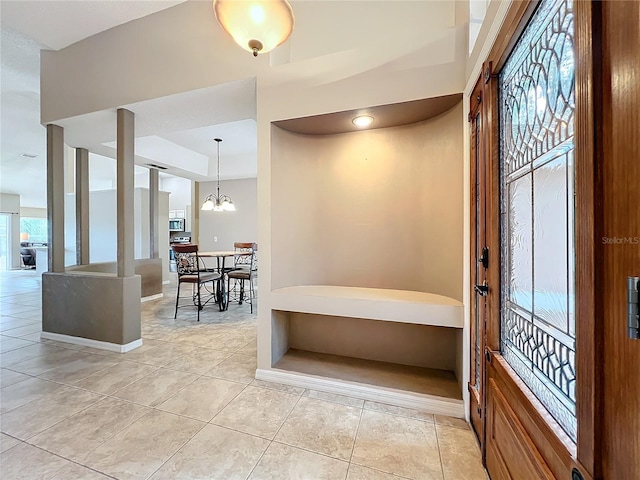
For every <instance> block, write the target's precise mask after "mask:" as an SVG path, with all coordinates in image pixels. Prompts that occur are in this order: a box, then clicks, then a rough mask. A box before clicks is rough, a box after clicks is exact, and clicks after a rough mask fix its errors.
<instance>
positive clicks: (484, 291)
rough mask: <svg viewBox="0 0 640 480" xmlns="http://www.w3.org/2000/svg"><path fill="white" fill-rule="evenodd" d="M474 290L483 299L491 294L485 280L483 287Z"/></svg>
mask: <svg viewBox="0 0 640 480" xmlns="http://www.w3.org/2000/svg"><path fill="white" fill-rule="evenodd" d="M473 289H474V290H475V291H476V293H477V294H478V295H480V296H481V297H486V296H487V294H488V293H489V286H488V285H487V281H486V280H485V281H484V283H483V284H482V285H475V286H474V287H473Z"/></svg>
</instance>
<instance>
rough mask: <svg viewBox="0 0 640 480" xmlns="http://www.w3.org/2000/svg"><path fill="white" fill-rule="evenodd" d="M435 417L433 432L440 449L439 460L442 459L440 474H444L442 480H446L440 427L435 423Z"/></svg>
mask: <svg viewBox="0 0 640 480" xmlns="http://www.w3.org/2000/svg"><path fill="white" fill-rule="evenodd" d="M435 418H436V417H435V416H434V417H433V420H434V424H433V431H434V433H435V434H436V445H437V447H438V458H439V459H440V472H441V473H442V480H446V478H445V474H444V465H443V463H442V450H440V435H438V425H437V424H436V423H435Z"/></svg>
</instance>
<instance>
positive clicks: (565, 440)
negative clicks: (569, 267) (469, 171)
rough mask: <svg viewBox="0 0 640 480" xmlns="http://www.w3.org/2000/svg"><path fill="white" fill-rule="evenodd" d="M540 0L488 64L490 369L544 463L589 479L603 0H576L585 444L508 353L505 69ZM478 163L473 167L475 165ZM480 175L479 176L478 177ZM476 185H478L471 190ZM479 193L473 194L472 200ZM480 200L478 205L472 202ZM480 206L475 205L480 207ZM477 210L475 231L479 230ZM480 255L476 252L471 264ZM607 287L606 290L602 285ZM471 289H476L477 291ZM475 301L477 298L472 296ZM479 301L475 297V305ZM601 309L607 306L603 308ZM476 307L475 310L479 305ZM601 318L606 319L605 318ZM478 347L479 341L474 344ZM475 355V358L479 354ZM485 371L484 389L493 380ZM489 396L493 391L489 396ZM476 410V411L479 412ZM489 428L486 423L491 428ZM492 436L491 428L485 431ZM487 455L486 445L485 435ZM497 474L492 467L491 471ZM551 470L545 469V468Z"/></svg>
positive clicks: (596, 365)
mask: <svg viewBox="0 0 640 480" xmlns="http://www.w3.org/2000/svg"><path fill="white" fill-rule="evenodd" d="M538 3H539V2H538V0H522V1H515V2H512V4H511V5H510V7H509V10H508V12H507V15H506V18H505V21H504V22H503V24H502V27H501V28H500V30H499V32H498V34H497V36H496V40H495V42H494V44H493V47H492V48H491V51H490V53H489V55H488V57H487V59H486V61H485V63H484V65H483V71H482V77H484V79H486V81H487V83H486V84H485V86H484V95H483V99H482V101H483V106H482V107H483V115H484V119H483V128H486V130H485V131H483V136H484V139H485V152H486V161H487V176H486V178H487V187H486V192H487V207H486V208H487V225H486V237H487V245H488V247H489V249H490V252H492V256H493V260H494V261H492V262H490V264H489V269H488V271H487V277H488V283H489V286H490V294H489V295H488V297H487V317H486V339H485V341H486V349H487V353H488V358H489V360H487V359H486V358H485V359H484V362H485V365H484V370H485V371H487V372H489V371H490V372H489V373H492V374H493V375H497V376H498V378H502V379H507V380H508V384H507V385H501V393H502V394H503V395H505V396H506V398H505V399H504V400H506V402H507V404H508V405H510V406H511V409H512V410H513V411H514V412H513V413H514V414H515V418H516V419H517V422H516V423H517V425H516V426H515V427H516V428H522V431H523V433H524V434H525V436H526V438H527V440H528V441H529V442H530V445H528V447H530V448H531V447H532V448H533V450H534V451H535V452H536V453H537V454H539V457H540V458H539V460H541V461H542V462H543V464H544V465H543V467H544V466H546V467H548V470H549V472H548V473H550V474H552V475H554V476H556V477H559V478H568V476H567V474H568V472H570V471H571V469H572V468H574V467H575V468H577V470H578V471H579V472H580V473H581V474H582V476H583V477H584V478H585V479H592V478H596V477H599V476H600V465H599V463H600V461H599V458H598V457H599V455H597V449H598V446H599V442H600V440H601V438H602V416H601V415H599V413H598V412H601V411H602V410H601V407H602V393H601V392H602V371H603V370H602V363H603V362H602V361H601V360H599V359H600V358H602V357H601V355H602V353H603V351H604V345H603V335H602V332H603V323H602V319H603V316H602V313H603V312H602V311H601V310H602V305H601V303H599V302H596V301H595V299H596V298H602V297H601V296H600V295H602V293H603V292H602V289H603V288H604V286H603V285H601V284H598V283H596V281H595V278H596V273H597V272H598V271H602V270H601V269H602V265H601V264H600V263H599V262H600V261H601V260H600V259H601V258H602V255H601V254H600V253H601V250H602V248H603V247H602V245H601V244H599V243H597V242H596V239H597V238H600V236H601V235H599V234H600V231H601V228H602V209H601V207H600V206H599V205H598V203H597V199H598V198H599V194H598V192H599V191H600V190H601V188H602V186H601V185H600V183H599V179H598V175H597V169H598V161H597V160H598V158H599V153H598V152H599V149H601V145H600V143H601V142H600V141H599V140H598V132H596V131H595V128H594V119H595V118H598V117H597V116H598V115H599V114H600V112H598V105H599V102H598V101H597V100H598V99H597V98H596V97H595V96H594V90H595V89H594V82H597V84H601V82H600V81H599V80H600V79H599V77H598V75H599V74H600V72H601V70H602V69H601V67H600V65H598V62H599V60H598V59H599V58H601V56H600V55H599V49H600V45H599V41H598V39H599V38H600V33H601V5H599V4H598V2H592V1H591V0H574V4H573V5H574V26H575V37H574V40H575V59H576V72H575V75H576V96H575V97H576V111H575V137H574V138H575V157H574V158H575V179H576V180H575V219H576V222H575V242H576V279H575V281H576V287H575V292H576V305H575V312H576V313H575V314H576V318H578V319H580V321H579V322H577V325H576V417H577V424H578V432H577V442H576V443H574V442H573V441H572V440H571V439H570V438H569V437H568V436H567V435H566V434H565V432H564V431H563V430H562V428H561V427H560V426H559V425H558V424H557V422H555V420H553V418H551V416H550V415H549V414H548V412H547V411H546V409H545V408H544V407H543V406H542V404H541V403H540V402H539V401H538V400H537V399H536V398H535V397H534V396H533V395H532V394H531V393H530V391H529V389H528V388H527V387H526V386H525V385H524V383H523V382H522V381H521V380H520V379H519V377H518V376H517V374H516V373H515V372H514V371H513V370H512V369H511V367H509V365H508V364H507V362H506V361H504V359H502V357H501V355H500V288H499V285H500V261H496V260H498V257H499V252H500V187H499V178H500V176H499V145H500V141H499V116H498V115H499V112H498V85H497V84H498V82H497V75H498V73H499V72H500V70H501V69H502V67H503V66H504V63H505V61H506V59H507V58H508V56H509V54H510V53H511V51H512V50H513V48H514V46H515V44H516V42H517V40H518V39H519V37H520V35H521V34H522V32H523V30H524V28H525V27H526V25H527V23H528V21H529V19H530V18H531V16H532V15H533V13H534V11H535V9H536V7H537V5H538ZM471 168H473V166H472V167H471ZM473 180H474V177H473V175H472V177H471V181H472V182H473ZM474 189H475V187H474V186H473V185H471V191H473V190H474ZM473 201H474V198H472V202H473ZM472 205H473V204H472ZM472 211H473V206H472ZM474 220H475V218H474V215H471V226H470V227H471V230H470V232H471V237H472V238H475V235H476V230H475V228H476V227H475V225H474V224H473V221H474ZM475 261H477V258H476V255H475V252H472V256H471V264H472V265H471V266H472V267H473V263H474V262H475ZM596 288H599V289H600V291H597V290H596ZM471 295H472V296H474V295H475V293H474V291H473V289H472V290H471ZM472 302H473V300H472ZM472 304H473V303H472ZM598 309H599V310H598ZM471 312H472V313H473V310H471ZM597 319H600V321H597ZM471 347H472V348H473V344H472V345H471ZM471 357H472V356H471ZM487 378H489V375H485V380H484V382H485V383H484V385H483V390H484V391H485V392H486V391H487V389H488V387H489V385H487V381H486V379H487ZM484 396H485V399H486V396H487V395H486V394H485V395H484ZM483 402H484V405H483V410H484V412H483V415H482V416H483V418H484V421H485V422H486V421H487V419H486V416H487V415H486V413H487V411H486V408H487V405H486V400H484V401H483ZM471 414H473V412H471ZM487 428H488V427H487V426H486V425H485V427H484V429H485V431H486V429H487ZM485 436H486V434H485ZM481 443H482V447H483V458H484V455H485V454H486V443H485V442H484V440H483V439H481ZM490 473H491V472H490ZM543 473H544V472H543Z"/></svg>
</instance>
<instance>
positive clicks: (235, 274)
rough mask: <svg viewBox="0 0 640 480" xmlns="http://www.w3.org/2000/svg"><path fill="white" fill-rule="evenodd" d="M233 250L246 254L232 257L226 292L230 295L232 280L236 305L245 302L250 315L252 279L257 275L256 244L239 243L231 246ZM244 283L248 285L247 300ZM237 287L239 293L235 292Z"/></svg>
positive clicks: (253, 294) (253, 295)
mask: <svg viewBox="0 0 640 480" xmlns="http://www.w3.org/2000/svg"><path fill="white" fill-rule="evenodd" d="M233 246H234V250H237V251H241V252H244V253H247V255H236V256H235V257H234V269H233V270H231V271H229V272H227V292H229V295H231V292H232V288H231V280H233V283H234V286H233V292H235V293H236V294H237V295H236V299H237V300H238V303H239V304H240V305H242V302H243V301H244V302H247V303H249V304H250V305H251V313H253V299H254V298H255V292H254V279H255V277H256V275H257V273H258V257H257V253H258V244H257V243H240V242H236V243H234V244H233ZM245 282H248V283H249V300H248V301H247V299H246V292H245ZM238 287H239V290H240V291H239V292H238V291H237V290H238Z"/></svg>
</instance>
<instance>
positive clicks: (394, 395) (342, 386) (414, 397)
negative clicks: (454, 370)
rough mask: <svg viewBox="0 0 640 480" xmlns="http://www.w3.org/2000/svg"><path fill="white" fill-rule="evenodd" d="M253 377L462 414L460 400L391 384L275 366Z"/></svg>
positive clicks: (444, 413) (438, 412)
mask: <svg viewBox="0 0 640 480" xmlns="http://www.w3.org/2000/svg"><path fill="white" fill-rule="evenodd" d="M256 378H257V379H258V380H264V381H266V382H276V383H283V384H285V385H292V386H294V387H302V388H309V389H312V390H320V391H323V392H328V393H337V394H339V395H346V396H349V397H356V398H361V399H363V400H370V401H373V402H379V403H386V404H389V405H395V406H398V407H405V408H412V409H414V410H419V411H422V412H427V413H434V414H436V415H447V416H449V417H457V418H464V417H465V415H464V403H463V401H462V400H456V399H454V398H446V397H438V396H435V395H425V394H421V393H412V392H405V391H402V390H394V389H392V388H385V387H376V386H373V385H365V384H361V383H355V382H349V381H346V380H338V379H334V378H326V377H319V376H315V375H307V374H302V373H296V372H290V371H286V370H279V369H276V368H274V369H257V370H256Z"/></svg>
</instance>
